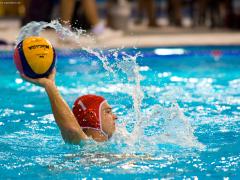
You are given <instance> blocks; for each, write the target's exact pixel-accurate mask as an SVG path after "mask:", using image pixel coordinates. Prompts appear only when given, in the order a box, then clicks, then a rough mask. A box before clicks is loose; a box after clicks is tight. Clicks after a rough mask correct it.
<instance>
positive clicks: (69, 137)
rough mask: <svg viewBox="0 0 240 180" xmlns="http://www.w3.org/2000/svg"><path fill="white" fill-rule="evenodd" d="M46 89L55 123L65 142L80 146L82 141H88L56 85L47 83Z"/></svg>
mask: <svg viewBox="0 0 240 180" xmlns="http://www.w3.org/2000/svg"><path fill="white" fill-rule="evenodd" d="M45 89H46V92H47V94H48V97H49V100H50V103H51V107H52V112H53V115H54V118H55V121H56V123H57V125H58V127H59V128H60V130H61V134H62V137H63V139H64V141H65V142H68V143H71V144H79V143H80V141H81V140H85V139H87V135H86V134H85V133H84V132H83V131H82V129H81V127H80V125H79V124H78V122H77V120H76V118H75V116H74V114H73V113H72V110H71V109H70V107H69V106H68V104H67V103H66V102H65V100H64V99H63V98H62V96H61V95H60V93H59V91H58V89H57V87H56V85H55V83H52V82H49V83H47V84H46V85H45Z"/></svg>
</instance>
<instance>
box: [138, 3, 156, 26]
mask: <svg viewBox="0 0 240 180" xmlns="http://www.w3.org/2000/svg"><path fill="white" fill-rule="evenodd" d="M137 3H138V19H137V21H136V23H137V24H139V23H141V21H142V16H143V13H144V12H146V14H147V18H148V26H149V27H158V24H157V20H156V9H155V7H156V5H155V0H147V1H146V0H138V1H137Z"/></svg>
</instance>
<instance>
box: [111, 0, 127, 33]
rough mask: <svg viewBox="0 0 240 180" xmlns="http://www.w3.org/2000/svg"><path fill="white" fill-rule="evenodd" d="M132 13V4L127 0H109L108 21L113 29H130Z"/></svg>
mask: <svg viewBox="0 0 240 180" xmlns="http://www.w3.org/2000/svg"><path fill="white" fill-rule="evenodd" d="M130 14H131V8H130V4H129V2H128V1H127V0H108V1H107V23H108V25H109V26H110V27H111V28H113V29H121V30H124V31H125V30H127V29H128V22H129V18H130Z"/></svg>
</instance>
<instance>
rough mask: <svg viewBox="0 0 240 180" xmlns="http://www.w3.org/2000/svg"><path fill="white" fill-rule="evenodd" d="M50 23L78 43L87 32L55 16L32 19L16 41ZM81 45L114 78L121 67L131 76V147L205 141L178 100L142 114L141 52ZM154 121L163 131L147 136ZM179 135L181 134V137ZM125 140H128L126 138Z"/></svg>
mask: <svg viewBox="0 0 240 180" xmlns="http://www.w3.org/2000/svg"><path fill="white" fill-rule="evenodd" d="M47 27H51V28H53V29H54V30H55V31H56V33H57V35H58V37H59V38H60V39H65V38H70V39H72V40H73V41H75V42H76V43H77V44H78V45H80V44H79V43H80V42H79V38H80V36H83V35H84V32H85V31H83V30H81V29H78V30H75V32H73V31H71V30H70V29H69V28H67V27H63V26H62V25H61V24H60V23H59V21H58V20H53V21H51V22H50V23H47V22H43V21H41V22H31V23H29V24H27V25H26V26H24V27H23V28H22V29H21V31H20V33H19V36H18V38H17V40H16V43H19V42H21V41H22V40H23V39H24V38H26V37H28V36H38V35H39V34H40V33H41V32H42V31H43V30H44V29H46V28H47ZM79 47H80V46H79ZM81 48H82V49H83V50H85V51H86V52H88V53H90V54H93V55H94V56H96V57H97V58H98V59H99V60H101V62H102V65H103V68H104V69H105V70H106V72H107V73H108V74H112V75H113V76H114V78H117V77H118V73H119V70H120V71H121V72H122V73H123V74H125V76H126V77H127V80H128V84H131V85H132V86H131V89H129V90H130V93H129V94H130V95H131V96H132V99H133V110H134V115H133V116H131V115H130V117H131V118H132V117H134V118H133V119H134V124H135V125H134V129H133V131H132V132H131V133H130V132H127V131H125V130H123V129H122V130H120V131H119V133H121V137H123V138H122V139H121V140H125V143H127V144H128V146H127V147H128V150H129V147H132V148H133V149H135V150H136V148H137V149H138V148H140V149H141V150H146V149H148V148H147V147H149V146H151V144H149V143H148V142H152V145H153V144H155V145H157V144H159V143H174V144H179V145H183V146H189V147H202V146H201V144H198V141H197V140H196V138H195V136H194V135H193V129H192V127H191V125H190V123H189V122H188V121H187V118H186V117H185V116H184V114H183V112H182V110H181V109H180V108H179V106H178V105H177V103H173V106H172V107H171V108H170V109H166V108H163V107H162V106H160V105H153V106H152V107H151V110H150V111H148V112H147V114H142V109H141V107H142V101H143V98H144V92H143V91H142V89H141V80H142V79H143V78H142V76H141V74H140V66H139V65H138V63H137V58H139V57H142V54H141V53H140V52H137V53H135V54H134V55H130V54H127V53H126V52H124V51H123V50H122V49H110V50H105V51H103V50H99V49H92V48H89V47H81ZM109 55H110V58H111V59H114V62H110V61H109ZM120 80H121V79H120ZM124 118H126V117H124ZM154 118H156V121H160V122H161V123H160V124H153V123H152V122H154V121H152V119H154ZM151 125H152V126H155V127H156V126H157V127H158V129H160V130H161V132H160V134H157V133H156V134H155V135H154V134H153V135H151V136H146V135H145V134H144V128H146V127H149V126H151ZM124 127H126V125H124ZM179 137H181V138H180V139H179ZM115 140H116V139H115ZM122 144H124V143H123V142H122Z"/></svg>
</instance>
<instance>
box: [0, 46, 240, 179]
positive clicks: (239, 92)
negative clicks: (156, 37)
mask: <svg viewBox="0 0 240 180" xmlns="http://www.w3.org/2000/svg"><path fill="white" fill-rule="evenodd" d="M157 49H158V48H143V49H122V50H121V51H125V52H126V53H128V54H135V53H136V52H138V51H141V52H142V54H143V57H139V58H138V59H137V62H138V64H139V66H140V74H141V76H142V79H143V80H142V81H141V89H142V91H143V93H144V98H143V102H142V106H141V113H142V121H143V123H142V124H141V125H142V126H141V127H138V128H139V129H142V130H143V134H142V135H141V137H135V136H136V135H134V137H133V139H131V138H132V137H131V136H133V134H131V133H132V129H133V127H134V126H135V125H136V124H137V122H136V119H135V116H134V109H133V100H132V96H131V93H129V92H131V90H132V86H134V83H133V82H129V81H128V79H127V77H126V76H125V75H124V73H122V72H121V71H120V70H119V71H118V73H117V75H113V74H111V73H109V72H106V70H105V69H104V68H103V67H102V62H101V61H100V60H99V59H98V58H97V57H95V56H93V55H90V54H89V53H87V52H85V51H82V50H75V51H59V50H58V51H57V54H58V62H57V76H56V84H57V85H58V87H59V90H60V92H61V94H62V96H63V97H64V99H65V100H66V101H67V103H68V104H69V105H70V106H72V104H73V102H74V100H75V99H76V98H77V97H78V96H79V95H83V94H86V93H97V94H100V95H103V96H105V97H106V99H107V100H108V101H109V103H110V104H111V105H112V107H113V110H114V111H115V112H116V114H117V115H118V116H119V120H118V122H117V132H116V134H115V136H114V137H113V138H112V139H111V140H110V141H109V142H106V143H95V142H92V141H89V142H83V143H82V144H80V145H79V146H73V145H67V144H65V143H64V142H63V140H62V139H61V135H60V132H59V130H58V127H57V125H56V124H55V122H54V118H53V116H52V113H51V109H50V104H49V101H48V99H47V96H46V93H45V92H44V90H43V89H42V88H40V87H37V86H34V85H31V84H29V83H27V82H22V80H21V78H20V77H19V74H18V73H17V72H16V69H15V66H14V64H13V60H12V52H10V51H8V52H7V51H0V89H1V93H0V102H1V106H0V179H8V178H10V179H13V178H28V179H42V178H43V179H44V178H48V179H50V178H51V179H52V178H53V179H57V178H59V179H60V178H61V179H81V178H87V179H92V178H97V179H112V178H116V179H123V178H128V179H135V178H139V179H161V178H169V179H175V178H176V179H187V178H190V179H196V178H199V179H200V178H201V179H206V178H208V179H224V178H230V179H239V178H240V148H239V147H240V71H239V69H240V46H202V47H172V48H165V49H160V50H159V49H158V50H157ZM108 53H109V51H106V52H105V54H106V56H108V57H109V61H110V63H113V62H114V59H113V58H112V56H111V55H108ZM176 106H177V107H176ZM191 133H192V134H191ZM139 136H140V135H139ZM138 140H139V141H138ZM136 141H137V142H138V143H133V142H136Z"/></svg>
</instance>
